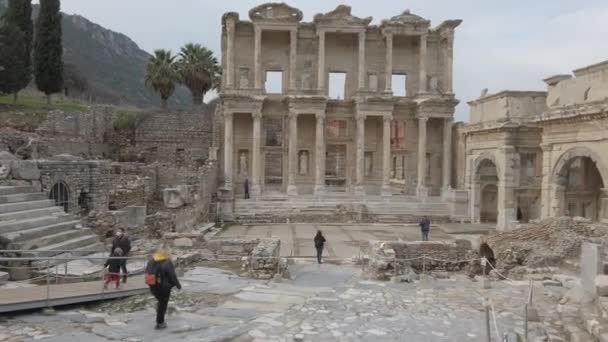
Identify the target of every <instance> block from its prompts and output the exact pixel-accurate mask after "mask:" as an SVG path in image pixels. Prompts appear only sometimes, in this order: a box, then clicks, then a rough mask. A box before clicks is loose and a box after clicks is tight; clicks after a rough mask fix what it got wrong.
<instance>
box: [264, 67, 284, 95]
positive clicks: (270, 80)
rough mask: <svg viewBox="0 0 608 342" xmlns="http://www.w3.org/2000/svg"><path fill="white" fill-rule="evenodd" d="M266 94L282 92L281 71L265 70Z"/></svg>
mask: <svg viewBox="0 0 608 342" xmlns="http://www.w3.org/2000/svg"><path fill="white" fill-rule="evenodd" d="M264 89H265V90H266V94H282V93H283V72H282V71H266V84H264Z"/></svg>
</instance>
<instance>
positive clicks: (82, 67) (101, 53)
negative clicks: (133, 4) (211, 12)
mask: <svg viewBox="0 0 608 342" xmlns="http://www.w3.org/2000/svg"><path fill="white" fill-rule="evenodd" d="M6 6H7V0H0V15H2V14H3V13H4V11H5V10H6ZM37 10H38V6H37V5H35V6H34V11H33V12H34V16H36V14H37ZM63 45H64V63H66V64H72V65H75V66H76V68H77V69H78V71H79V73H80V74H81V75H82V76H83V77H84V78H85V79H86V80H87V83H88V87H89V92H91V93H92V94H93V96H94V97H96V98H98V99H101V101H102V102H107V103H114V104H132V105H136V106H139V107H149V106H158V104H159V98H158V96H157V95H156V94H154V93H153V92H152V91H151V90H149V89H147V88H146V87H145V85H144V73H145V64H146V61H147V60H148V58H149V57H150V54H148V53H147V52H146V51H144V50H142V49H140V48H139V46H137V44H136V43H135V42H134V41H133V40H131V39H130V38H129V37H127V36H126V35H124V34H122V33H118V32H114V31H111V30H108V29H106V28H104V27H102V26H100V25H98V24H96V23H93V22H91V21H89V20H88V19H86V18H84V17H82V16H80V15H69V14H65V13H64V14H63ZM189 103H190V95H189V92H188V91H187V90H186V89H185V88H181V87H180V88H179V89H178V90H177V91H176V93H175V95H174V96H173V97H172V98H171V103H170V104H172V105H178V106H181V105H188V104H189Z"/></svg>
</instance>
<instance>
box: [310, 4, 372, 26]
mask: <svg viewBox="0 0 608 342" xmlns="http://www.w3.org/2000/svg"><path fill="white" fill-rule="evenodd" d="M351 11H352V9H351V7H350V6H346V5H339V6H338V7H336V9H334V10H333V11H330V12H327V13H325V14H321V13H319V14H317V15H315V18H314V22H315V24H319V23H322V24H329V25H355V26H367V25H369V23H370V22H371V21H372V17H365V18H359V17H355V16H354V15H352V14H351Z"/></svg>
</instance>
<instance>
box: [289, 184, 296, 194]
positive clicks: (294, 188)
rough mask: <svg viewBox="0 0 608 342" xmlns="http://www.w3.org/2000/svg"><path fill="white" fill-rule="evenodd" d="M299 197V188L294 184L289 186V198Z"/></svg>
mask: <svg viewBox="0 0 608 342" xmlns="http://www.w3.org/2000/svg"><path fill="white" fill-rule="evenodd" d="M297 195H298V187H297V186H295V185H294V184H291V185H288V186H287V196H297Z"/></svg>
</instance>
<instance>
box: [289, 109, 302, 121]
mask: <svg viewBox="0 0 608 342" xmlns="http://www.w3.org/2000/svg"><path fill="white" fill-rule="evenodd" d="M298 114H299V113H298V112H294V111H289V112H288V113H287V117H288V118H289V120H296V119H297V118H298Z"/></svg>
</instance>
